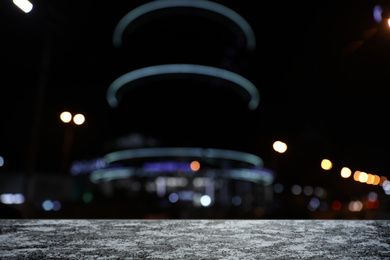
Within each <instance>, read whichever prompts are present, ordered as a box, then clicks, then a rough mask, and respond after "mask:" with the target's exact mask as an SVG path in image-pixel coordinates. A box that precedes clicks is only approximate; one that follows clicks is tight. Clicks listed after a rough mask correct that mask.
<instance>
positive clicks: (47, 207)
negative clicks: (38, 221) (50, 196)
mask: <svg viewBox="0 0 390 260" xmlns="http://www.w3.org/2000/svg"><path fill="white" fill-rule="evenodd" d="M42 208H43V209H44V210H45V211H50V210H52V209H53V202H52V201H51V200H45V201H44V202H42Z"/></svg>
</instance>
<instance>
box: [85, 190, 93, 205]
mask: <svg viewBox="0 0 390 260" xmlns="http://www.w3.org/2000/svg"><path fill="white" fill-rule="evenodd" d="M92 200H93V194H92V193H91V192H89V191H87V192H84V194H83V201H84V203H91V202H92Z"/></svg>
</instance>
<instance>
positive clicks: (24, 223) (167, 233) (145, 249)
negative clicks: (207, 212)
mask: <svg viewBox="0 0 390 260" xmlns="http://www.w3.org/2000/svg"><path fill="white" fill-rule="evenodd" d="M0 259H390V221H387V220H369V221H366V220H356V221H355V220H0Z"/></svg>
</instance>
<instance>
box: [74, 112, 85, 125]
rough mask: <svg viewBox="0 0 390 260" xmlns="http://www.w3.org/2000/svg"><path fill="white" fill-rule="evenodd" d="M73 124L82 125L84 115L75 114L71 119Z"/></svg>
mask: <svg viewBox="0 0 390 260" xmlns="http://www.w3.org/2000/svg"><path fill="white" fill-rule="evenodd" d="M73 122H74V123H75V124H76V125H82V124H84V122H85V117H84V115H82V114H77V115H75V116H74V117H73Z"/></svg>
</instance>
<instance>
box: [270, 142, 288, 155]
mask: <svg viewBox="0 0 390 260" xmlns="http://www.w3.org/2000/svg"><path fill="white" fill-rule="evenodd" d="M272 147H273V148H274V150H275V151H276V152H278V153H284V152H286V150H287V144H285V143H283V142H281V141H276V142H274V144H273V145H272Z"/></svg>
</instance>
